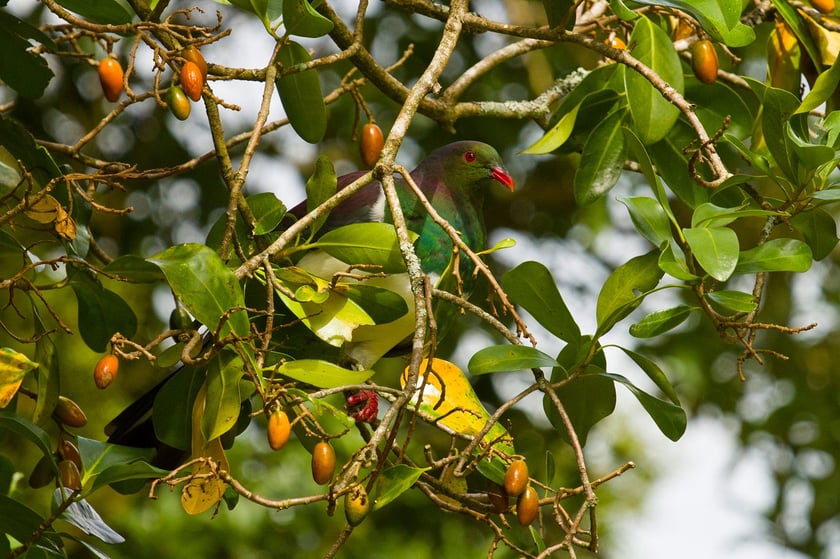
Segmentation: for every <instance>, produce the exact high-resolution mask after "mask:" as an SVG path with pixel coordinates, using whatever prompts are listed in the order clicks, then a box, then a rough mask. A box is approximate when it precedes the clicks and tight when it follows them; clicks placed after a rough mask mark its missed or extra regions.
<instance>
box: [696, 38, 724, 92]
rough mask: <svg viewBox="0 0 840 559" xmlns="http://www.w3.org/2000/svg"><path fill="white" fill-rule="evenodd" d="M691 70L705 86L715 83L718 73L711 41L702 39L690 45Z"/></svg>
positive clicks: (716, 60)
mask: <svg viewBox="0 0 840 559" xmlns="http://www.w3.org/2000/svg"><path fill="white" fill-rule="evenodd" d="M691 69H692V70H694V75H695V76H697V79H698V80H700V81H701V82H703V83H705V84H712V83H715V80H717V73H718V57H717V52H715V47H714V45H713V44H712V42H711V41H708V40H706V39H702V40H700V41H697V42H695V43H694V44H693V45H691Z"/></svg>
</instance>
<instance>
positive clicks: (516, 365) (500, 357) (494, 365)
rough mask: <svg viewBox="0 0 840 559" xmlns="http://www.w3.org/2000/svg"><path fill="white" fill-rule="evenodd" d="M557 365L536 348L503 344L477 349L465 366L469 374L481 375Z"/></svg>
mask: <svg viewBox="0 0 840 559" xmlns="http://www.w3.org/2000/svg"><path fill="white" fill-rule="evenodd" d="M557 366H559V363H557V361H555V360H554V358H553V357H551V356H550V355H546V354H545V353H543V352H542V351H540V350H538V349H537V348H534V347H531V346H525V345H511V344H503V345H495V346H490V347H485V348H484V349H482V350H479V351H478V352H477V353H476V354H475V355H473V356H472V357H471V358H470V362H469V364H468V365H467V368H468V369H469V371H470V374H471V375H483V374H487V373H507V372H511V371H522V370H527V369H540V368H542V367H557Z"/></svg>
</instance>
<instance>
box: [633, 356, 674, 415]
mask: <svg viewBox="0 0 840 559" xmlns="http://www.w3.org/2000/svg"><path fill="white" fill-rule="evenodd" d="M619 349H621V350H622V351H623V352H624V353H626V354H627V356H628V357H630V359H632V360H633V361H634V362H635V363H636V365H638V366H639V368H640V369H641V370H642V371H644V372H645V374H646V375H647V376H648V378H649V379H650V380H652V381H653V383H654V384H655V385H656V386H657V387H658V388H659V390H661V391H662V393H663V394H665V395H666V396H668V398H669V399H670V400H671V401H672V402H673V403H674V404H676V405H678V406H679V405H680V398H679V396H677V391H676V390H674V386H673V385H672V384H671V381H669V380H668V377H667V376H665V373H664V372H663V371H662V369H660V368H659V365H657V364H656V363H654V362H653V361H651V360H650V359H648V358H647V357H645V356H644V355H642V354H640V353H636V352H635V351H631V350H629V349H627V348H625V347H619Z"/></svg>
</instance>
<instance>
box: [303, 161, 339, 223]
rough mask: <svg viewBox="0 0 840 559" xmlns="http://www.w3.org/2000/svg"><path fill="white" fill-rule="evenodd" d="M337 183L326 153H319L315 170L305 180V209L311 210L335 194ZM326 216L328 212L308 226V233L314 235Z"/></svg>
mask: <svg viewBox="0 0 840 559" xmlns="http://www.w3.org/2000/svg"><path fill="white" fill-rule="evenodd" d="M337 184H338V179H337V177H336V176H335V168H334V167H333V163H332V161H331V160H330V158H329V157H327V156H326V155H319V156H318V159H316V160H315V172H314V173H312V176H311V177H309V180H307V181H306V211H308V212H311V211H312V210H314V209H315V208H317V207H318V206H320V205H321V204H323V203H324V202H326V201H327V200H328V199H329V198H330V197H331V196H332V195H333V194H335V191H336V188H337ZM328 217H329V214H324V215H322V216H321V217H319V218H318V219H316V220H315V221H314V222H313V223H312V225H311V226H310V227H309V231H310V234H311V235H313V236H314V235H315V233H317V232H318V230H320V229H321V226H323V225H324V222H325V221H326V220H327V218H328Z"/></svg>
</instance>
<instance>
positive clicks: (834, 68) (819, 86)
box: [794, 57, 840, 113]
mask: <svg viewBox="0 0 840 559" xmlns="http://www.w3.org/2000/svg"><path fill="white" fill-rule="evenodd" d="M838 84H840V57H837V58H835V59H834V63H832V65H831V67H830V68H829V69H828V70H826V71H824V72H821V73H820V75H819V76H817V81H816V82H814V87H812V88H811V91H809V92H808V95H806V96H805V99H803V100H802V103H801V104H800V105H799V108H798V109H796V111H794V112H795V113H808V112H810V111H812V110H814V109H816V108H817V107H819V106H820V105H822V104H823V103H825V102H826V100H828V98H829V97H831V96H832V95H833V94H834V92H835V91H836V90H837V85H838Z"/></svg>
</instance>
